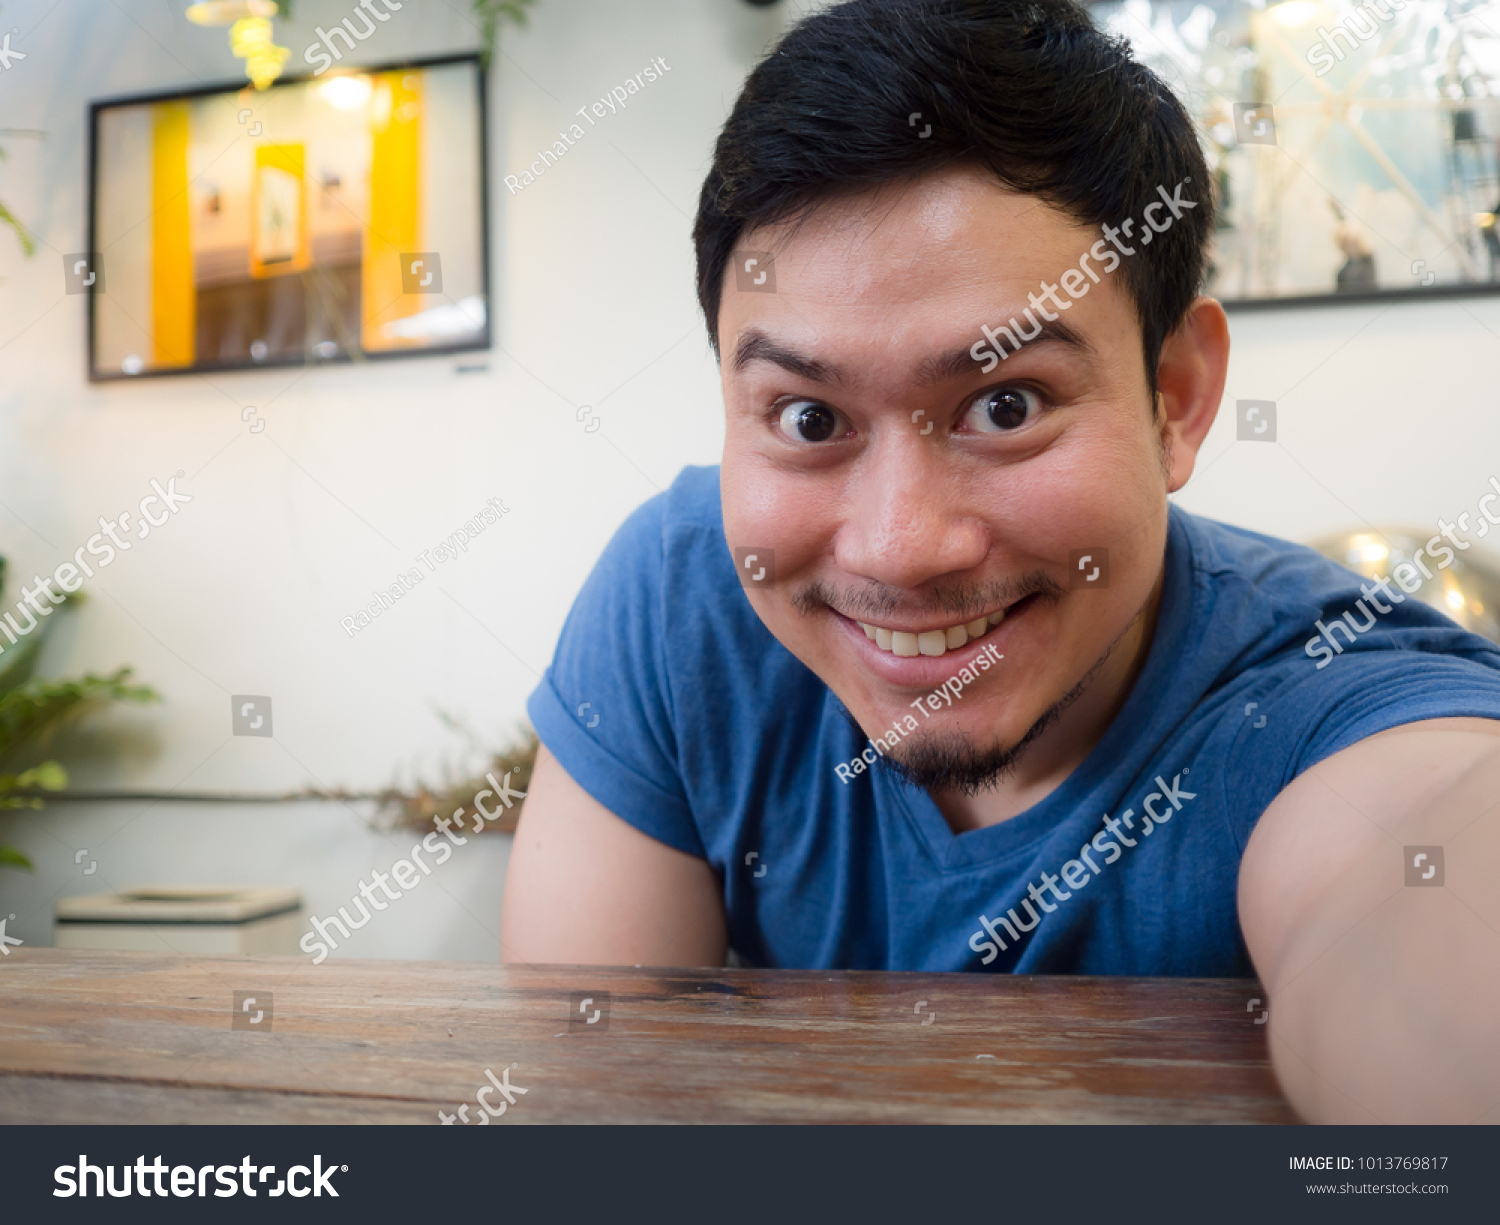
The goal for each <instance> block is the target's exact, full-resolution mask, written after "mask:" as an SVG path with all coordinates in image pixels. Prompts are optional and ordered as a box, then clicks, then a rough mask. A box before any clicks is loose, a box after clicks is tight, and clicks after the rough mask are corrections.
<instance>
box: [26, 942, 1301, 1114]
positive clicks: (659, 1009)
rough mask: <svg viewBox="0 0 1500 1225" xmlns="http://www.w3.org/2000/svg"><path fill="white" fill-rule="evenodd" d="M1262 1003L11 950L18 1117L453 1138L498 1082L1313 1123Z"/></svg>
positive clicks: (615, 1105) (642, 1104) (659, 1102)
mask: <svg viewBox="0 0 1500 1225" xmlns="http://www.w3.org/2000/svg"><path fill="white" fill-rule="evenodd" d="M236 992H241V993H248V994H250V995H251V996H254V997H255V998H256V1001H257V1005H256V1006H255V1008H254V1011H261V1012H263V1013H265V1012H269V1016H263V1018H262V1020H261V1022H260V1025H261V1026H264V1025H267V1024H269V1026H270V1029H269V1031H267V1030H266V1029H264V1028H241V1029H234V1028H231V1016H232V1014H235V1015H237V1016H238V1017H239V1023H240V1024H241V1025H246V1026H248V1025H249V1024H250V1022H251V1021H252V1019H253V1012H251V1011H244V1010H242V1011H240V1012H238V1013H237V1014H236V1012H235V1007H234V1003H235V993H236ZM268 995H269V996H270V997H271V1000H272V1007H271V1008H270V1009H269V1010H267V1009H265V1007H264V1004H265V1001H266V997H267V996H268ZM606 995H607V1011H606V1007H605V999H606ZM1263 995H1264V992H1263V991H1262V990H1261V989H1260V988H1259V987H1258V986H1257V985H1256V984H1255V983H1253V982H1248V981H1240V980H1233V979H1180V978H1179V979H1171V978H1159V979H1142V978H1066V977H1037V976H1011V975H1004V974H993V975H989V974H877V973H862V972H837V973H834V972H820V971H801V970H796V971H791V970H785V971H783V970H778V971H758V970H659V969H596V968H591V967H558V966H519V967H518V966H500V965H481V964H467V963H433V962H400V961H341V960H337V959H334V960H329V961H326V962H324V963H323V964H322V965H319V966H314V965H312V964H311V963H310V962H309V961H308V960H307V959H305V958H288V957H215V958H202V957H191V956H175V955H174V956H167V955H157V954H152V953H104V952H94V951H85V950H78V951H74V950H58V949H15V948H13V949H12V950H11V951H10V954H9V956H7V957H6V958H5V959H4V961H3V962H0V1123H52V1122H119V1123H126V1122H136V1123H227V1122H245V1123H256V1122H264V1123H352V1122H366V1123H436V1122H438V1118H439V1111H443V1112H444V1113H447V1114H449V1115H450V1116H452V1115H456V1114H457V1109H458V1106H459V1105H460V1104H465V1111H464V1115H463V1116H462V1117H466V1118H468V1119H469V1120H470V1121H471V1122H472V1121H475V1116H476V1115H477V1114H478V1113H479V1107H478V1105H477V1104H476V1091H477V1090H479V1089H481V1088H482V1087H484V1086H486V1085H488V1084H489V1081H488V1080H487V1078H486V1075H485V1073H486V1069H489V1070H490V1071H491V1072H493V1073H494V1074H495V1076H496V1077H499V1078H502V1079H507V1080H508V1083H509V1084H510V1085H512V1086H519V1087H521V1088H524V1089H525V1090H526V1093H525V1094H524V1095H520V1094H515V1095H514V1096H515V1104H514V1105H512V1106H509V1107H508V1109H507V1111H506V1113H505V1114H504V1116H503V1117H502V1118H499V1119H497V1120H496V1121H498V1122H504V1123H564V1122H568V1123H585V1122H599V1123H604V1122H608V1123H617V1122H724V1123H750V1122H755V1123H771V1122H821V1123H851V1122H871V1123H873V1122H907V1123H920V1122H926V1123H1051V1122H1059V1123H1061V1122H1067V1123H1124V1122H1139V1123H1165V1122H1176V1123H1252V1122H1254V1123H1289V1122H1294V1121H1295V1117H1294V1115H1293V1114H1292V1111H1291V1108H1290V1106H1289V1105H1288V1104H1287V1102H1286V1100H1285V1099H1284V1098H1283V1097H1282V1096H1281V1093H1280V1091H1279V1090H1278V1089H1277V1087H1276V1083H1275V1080H1274V1078H1273V1076H1272V1073H1271V1068H1270V1064H1269V1062H1268V1059H1267V1053H1266V1038H1265V1027H1264V1026H1262V1025H1257V1024H1255V1015H1258V1012H1257V1014H1255V1015H1252V1014H1251V1013H1250V1012H1248V1011H1247V1007H1246V1006H1247V1004H1248V1002H1249V1001H1250V999H1251V998H1252V997H1255V996H1263ZM583 998H589V999H592V1000H593V1003H592V1004H590V1005H585V1007H584V1011H583V1012H582V1013H579V1012H578V1004H579V1003H580V1002H581V1000H582V999H583ZM923 1001H925V1003H924V1002H923ZM595 1009H598V1011H599V1020H598V1021H596V1022H595V1023H594V1024H593V1025H592V1026H590V1025H588V1024H587V1023H586V1020H587V1017H588V1016H590V1015H592V1014H593V1013H594V1011H595ZM572 1017H576V1019H573V1020H572V1021H571V1024H570V1018H572ZM929 1018H930V1019H929ZM511 1065H515V1066H514V1067H513V1068H512V1067H511ZM506 1069H510V1071H509V1075H508V1078H507V1077H504V1075H503V1074H504V1073H505V1071H506ZM486 1099H487V1100H488V1102H489V1103H490V1105H491V1107H492V1108H493V1107H497V1106H499V1105H501V1104H503V1102H504V1099H503V1097H502V1096H501V1094H500V1093H498V1092H490V1093H488V1094H487V1095H486ZM460 1121H462V1119H461V1120H460Z"/></svg>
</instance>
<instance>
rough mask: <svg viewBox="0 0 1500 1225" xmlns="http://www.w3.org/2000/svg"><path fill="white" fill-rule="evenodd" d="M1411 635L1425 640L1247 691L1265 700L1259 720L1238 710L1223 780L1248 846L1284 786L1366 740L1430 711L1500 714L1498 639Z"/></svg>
mask: <svg viewBox="0 0 1500 1225" xmlns="http://www.w3.org/2000/svg"><path fill="white" fill-rule="evenodd" d="M1405 636H1406V637H1408V638H1419V639H1421V640H1423V641H1422V645H1421V647H1418V648H1416V649H1412V646H1411V645H1410V644H1408V645H1407V646H1406V647H1405V649H1402V648H1396V649H1375V650H1361V651H1348V652H1346V653H1345V654H1343V655H1341V656H1339V657H1338V658H1336V659H1334V660H1333V661H1332V663H1330V664H1329V665H1328V666H1327V667H1326V668H1324V669H1322V670H1318V669H1316V668H1314V667H1313V666H1312V665H1311V664H1309V665H1308V667H1307V669H1306V671H1305V673H1304V674H1301V675H1299V676H1298V677H1297V678H1296V679H1295V680H1294V681H1293V682H1292V683H1290V684H1286V683H1283V684H1282V685H1280V686H1279V687H1278V688H1277V689H1276V691H1275V692H1274V693H1270V694H1265V695H1256V694H1251V695H1249V696H1260V698H1261V701H1260V704H1259V706H1258V709H1257V710H1256V711H1255V712H1254V713H1255V714H1256V715H1257V716H1258V718H1257V719H1256V721H1254V722H1252V720H1251V718H1250V717H1249V715H1248V713H1247V715H1246V717H1244V718H1241V717H1240V711H1239V710H1238V709H1235V710H1234V711H1233V712H1232V713H1231V715H1230V716H1229V721H1230V723H1231V724H1233V725H1234V729H1235V730H1234V737H1235V740H1236V744H1235V746H1234V748H1233V749H1232V750H1231V751H1230V760H1232V761H1233V762H1234V764H1235V766H1236V767H1237V768H1235V769H1233V770H1226V771H1225V772H1224V776H1223V779H1222V782H1223V785H1224V786H1225V788H1226V797H1225V799H1226V811H1231V812H1234V813H1235V814H1236V817H1237V820H1236V825H1237V826H1238V828H1237V830H1236V834H1237V836H1238V837H1239V839H1240V841H1241V844H1243V843H1244V841H1245V840H1246V839H1248V837H1249V835H1250V832H1251V831H1252V830H1253V829H1254V826H1255V823H1256V821H1257V820H1258V819H1259V817H1260V814H1261V813H1262V812H1264V810H1265V809H1266V808H1267V807H1269V805H1270V804H1271V802H1272V801H1273V800H1274V799H1275V798H1276V797H1277V796H1278V795H1279V794H1280V793H1281V791H1282V790H1283V789H1285V788H1286V787H1287V786H1289V785H1290V784H1291V783H1292V782H1293V781H1294V780H1295V779H1296V778H1297V777H1298V776H1300V775H1301V774H1303V773H1304V772H1306V771H1307V770H1310V769H1312V767H1313V766H1315V765H1317V764H1318V763H1319V762H1321V761H1324V760H1326V759H1327V758H1329V757H1332V756H1333V755H1334V754H1335V753H1338V752H1340V751H1342V750H1343V749H1347V748H1349V747H1350V746H1351V745H1354V744H1358V743H1359V742H1360V741H1361V740H1365V739H1368V738H1369V737H1370V736H1374V735H1376V734H1377V733H1379V732H1384V731H1389V730H1390V729H1391V728H1394V727H1401V726H1403V725H1404V724H1408V723H1420V722H1422V721H1423V720H1425V719H1450V718H1460V717H1464V718H1484V719H1500V651H1497V650H1496V648H1495V647H1494V646H1493V644H1490V643H1488V642H1486V641H1485V640H1484V639H1482V638H1479V637H1477V636H1476V635H1471V634H1466V633H1464V632H1462V631H1460V630H1457V629H1456V628H1455V629H1454V630H1452V631H1451V632H1444V631H1437V632H1436V633H1431V632H1424V631H1418V632H1416V633H1415V634H1413V633H1411V632H1408V633H1407V635H1405ZM1444 646H1447V647H1449V648H1450V649H1449V650H1447V651H1444V650H1443V647H1444ZM1300 672H1302V670H1301V669H1299V673H1300ZM1261 720H1263V722H1261Z"/></svg>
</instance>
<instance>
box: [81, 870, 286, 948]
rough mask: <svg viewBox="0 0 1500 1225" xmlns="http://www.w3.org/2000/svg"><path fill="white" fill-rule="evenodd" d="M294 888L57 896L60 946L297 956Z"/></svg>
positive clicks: (131, 890)
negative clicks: (295, 954)
mask: <svg viewBox="0 0 1500 1225" xmlns="http://www.w3.org/2000/svg"><path fill="white" fill-rule="evenodd" d="M301 933H302V895H301V893H300V892H298V891H297V890H296V889H281V888H278V889H238V888H229V889H191V888H174V887H170V886H169V887H164V888H159V889H129V890H126V891H125V892H124V893H100V894H95V895H93V896H91V897H67V898H59V899H58V902H57V933H56V937H55V943H56V946H57V947H58V948H60V949H122V950H129V951H135V952H149V953H206V954H224V953H272V954H294V953H296V952H297V941H298V939H299V938H300V937H301Z"/></svg>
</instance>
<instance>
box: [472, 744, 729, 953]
mask: <svg viewBox="0 0 1500 1225" xmlns="http://www.w3.org/2000/svg"><path fill="white" fill-rule="evenodd" d="M726 947H727V937H726V935H725V931H724V902H723V897H722V894H721V893H720V890H719V883H718V880H717V878H716V877H715V875H714V872H713V869H712V868H710V867H709V866H708V864H707V863H706V862H704V861H703V860H701V859H697V858H695V857H694V856H692V855H684V854H683V853H682V852H681V851H676V850H673V849H672V848H671V847H669V846H666V845H665V844H663V843H660V842H658V841H656V839H654V838H650V837H648V836H647V835H645V834H643V833H641V832H640V831H639V830H638V829H636V828H634V827H633V826H631V825H627V824H626V823H625V822H624V821H622V820H621V819H620V818H619V817H617V816H615V815H614V813H612V812H610V811H609V809H607V808H605V807H604V806H603V805H602V804H600V803H599V802H598V801H597V800H595V799H594V798H593V797H592V796H590V795H589V794H588V792H586V791H585V790H584V789H583V788H582V787H580V786H579V785H578V784H577V783H575V782H574V781H573V780H572V778H570V777H569V776H568V773H567V771H565V770H564V769H563V768H562V767H561V766H560V765H558V763H557V759H556V758H554V757H553V756H552V754H550V753H549V752H547V750H546V748H545V747H542V748H539V749H538V750H537V758H536V769H535V770H534V771H533V772H532V776H531V783H530V786H529V788H528V789H527V793H526V803H525V805H524V807H523V808H522V809H521V821H520V824H519V826H518V827H517V829H516V835H515V841H514V843H513V845H512V847H511V853H510V867H509V870H508V871H507V873H506V877H505V894H504V898H503V900H502V903H501V909H500V959H501V960H502V961H508V962H552V963H556V964H566V965H654V966H721V965H723V964H724V953H725V949H726Z"/></svg>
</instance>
